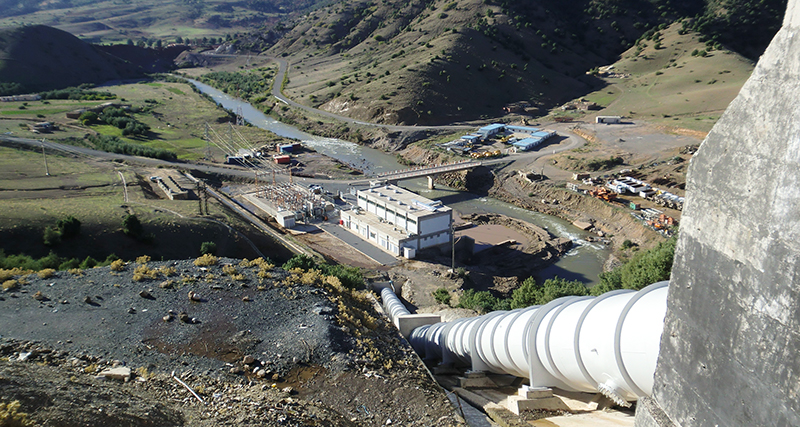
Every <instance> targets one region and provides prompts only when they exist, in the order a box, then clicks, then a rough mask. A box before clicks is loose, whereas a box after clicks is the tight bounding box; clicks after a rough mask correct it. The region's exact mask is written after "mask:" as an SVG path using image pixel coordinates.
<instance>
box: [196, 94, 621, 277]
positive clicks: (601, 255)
mask: <svg viewBox="0 0 800 427" xmlns="http://www.w3.org/2000/svg"><path fill="white" fill-rule="evenodd" d="M189 81H190V82H191V83H192V84H194V85H195V86H196V87H197V88H198V89H199V90H200V91H201V92H203V93H205V94H207V95H209V96H210V97H211V98H212V99H213V100H214V101H216V102H217V103H218V104H220V105H221V106H222V107H223V108H225V109H227V110H230V111H237V110H239V109H241V113H242V117H243V118H244V119H245V120H246V121H247V122H248V123H250V124H252V125H253V126H256V127H258V128H261V129H265V130H269V131H271V132H273V133H275V134H276V135H279V136H282V137H285V138H292V139H296V140H299V141H302V143H303V144H304V145H306V146H308V147H309V148H312V149H314V150H316V151H317V152H319V153H321V154H324V155H326V156H329V157H332V158H334V159H336V160H338V161H340V162H342V163H345V164H348V165H351V166H352V167H354V168H356V169H358V170H362V171H363V172H364V174H365V175H366V176H367V177H370V176H374V175H375V174H377V173H380V172H385V171H393V170H400V169H405V166H403V165H401V164H400V163H399V162H397V159H396V157H395V156H393V155H390V154H386V153H384V152H382V151H379V150H376V149H373V148H369V147H364V146H361V145H358V144H355V143H353V142H348V141H343V140H339V139H335V138H324V137H320V136H316V135H312V134H309V133H306V132H303V131H301V130H299V129H297V128H295V127H293V126H290V125H287V124H285V123H281V122H279V121H277V120H275V119H274V118H272V117H269V116H267V115H265V114H264V113H263V112H261V111H259V110H258V109H257V108H255V107H253V106H252V105H251V104H249V103H248V102H246V101H243V100H241V99H238V98H234V97H231V96H229V95H227V94H225V93H223V92H221V91H219V90H217V89H214V88H213V87H211V86H209V85H206V84H203V83H200V82H198V81H195V80H189ZM401 185H402V186H403V187H405V188H407V189H409V190H411V191H414V192H416V193H419V194H421V195H423V196H425V197H427V198H429V199H433V200H441V201H442V203H444V204H446V205H447V206H450V207H452V208H453V209H454V210H455V211H456V212H457V213H458V214H461V215H467V214H473V213H499V214H503V215H507V216H509V217H512V218H516V219H520V220H523V221H528V222H531V223H533V224H536V225H538V226H540V227H542V228H544V229H546V230H548V231H549V232H550V233H551V234H553V235H554V236H556V237H567V238H569V239H570V240H571V241H572V242H573V249H571V250H570V251H569V252H567V253H566V255H565V256H563V257H561V258H560V259H559V260H558V261H557V262H555V263H554V264H552V265H550V266H549V267H547V268H544V269H542V270H541V271H539V272H538V273H537V274H536V275H537V276H538V278H539V279H542V280H544V279H548V278H552V277H555V276H558V277H561V278H566V279H569V280H580V281H581V282H583V283H585V284H586V285H588V286H592V285H594V284H596V283H598V281H599V278H598V275H599V274H600V273H601V272H602V271H603V263H604V262H605V260H606V259H607V258H608V256H609V255H610V253H611V251H610V249H609V248H607V247H606V246H605V245H602V244H600V243H596V242H589V241H588V240H587V239H586V238H587V237H589V236H591V234H590V233H588V232H586V231H583V230H580V229H578V228H577V227H574V226H573V225H571V224H570V223H568V222H567V221H564V220H562V219H560V218H557V217H554V216H550V215H544V214H541V213H538V212H533V211H530V210H527V209H523V208H519V207H517V206H514V205H511V204H509V203H505V202H502V201H499V200H496V199H492V198H489V197H479V196H476V195H474V194H470V193H466V192H463V191H456V190H453V189H449V188H446V187H443V186H438V185H437V188H436V189H435V190H429V189H428V188H427V180H426V179H424V178H423V179H414V180H408V181H402V182H401Z"/></svg>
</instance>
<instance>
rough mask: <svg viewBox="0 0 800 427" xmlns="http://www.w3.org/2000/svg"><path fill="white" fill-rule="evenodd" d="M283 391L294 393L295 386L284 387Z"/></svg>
mask: <svg viewBox="0 0 800 427" xmlns="http://www.w3.org/2000/svg"><path fill="white" fill-rule="evenodd" d="M281 391H282V392H284V393H288V394H292V393H294V388H292V387H284V388H283V389H282V390H281Z"/></svg>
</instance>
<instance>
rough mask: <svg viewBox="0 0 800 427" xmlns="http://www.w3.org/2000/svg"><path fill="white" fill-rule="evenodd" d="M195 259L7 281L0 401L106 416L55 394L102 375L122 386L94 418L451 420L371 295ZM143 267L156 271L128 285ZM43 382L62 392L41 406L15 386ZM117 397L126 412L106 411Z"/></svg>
mask: <svg viewBox="0 0 800 427" xmlns="http://www.w3.org/2000/svg"><path fill="white" fill-rule="evenodd" d="M192 261H193V260H184V261H174V262H158V263H153V262H149V263H147V264H146V265H144V266H143V265H137V264H133V263H131V264H129V265H127V266H125V268H124V270H122V271H119V272H117V271H112V270H111V269H110V268H109V267H104V268H96V269H91V270H85V271H83V272H82V273H81V274H74V273H70V272H57V273H55V274H54V275H53V276H52V277H48V278H45V279H42V278H40V277H38V276H37V275H35V274H31V275H26V276H14V277H13V278H12V279H10V280H16V281H17V282H18V283H19V284H18V285H17V287H16V289H14V290H10V291H6V292H2V293H0V331H2V332H1V333H2V340H0V402H2V401H12V400H20V401H21V402H23V407H22V409H21V410H22V411H23V412H28V413H30V414H31V417H32V418H34V419H36V421H37V422H39V423H41V424H42V425H69V422H67V424H59V421H57V420H62V421H63V420H69V419H70V418H71V417H78V418H77V419H79V420H80V421H81V422H80V423H78V424H77V425H109V424H108V423H109V422H110V421H109V420H108V419H105V418H97V417H92V416H89V415H97V413H99V412H102V411H99V412H98V411H89V412H88V413H87V414H89V415H86V414H84V415H80V414H82V413H83V412H81V411H78V410H75V409H73V408H74V407H75V401H74V399H71V398H70V399H65V397H66V396H67V395H69V394H70V393H75V395H76V396H82V394H81V393H82V391H81V389H85V388H86V387H84V386H80V384H82V383H87V384H89V387H92V386H94V387H97V386H98V383H100V387H102V388H103V389H104V390H105V388H104V387H106V386H108V387H118V388H119V390H118V393H117V392H114V393H117V394H114V393H111V392H110V391H109V393H110V394H109V396H107V397H104V398H102V399H101V400H102V402H104V403H103V404H110V403H113V404H111V405H110V406H109V408H107V410H106V412H105V415H104V417H105V416H110V415H108V414H109V413H110V412H115V411H116V413H117V418H118V419H117V420H116V422H118V423H119V425H247V424H250V423H255V424H259V425H351V424H352V423H356V424H358V425H385V424H386V423H387V422H391V423H400V424H402V425H419V426H436V425H441V426H446V425H447V426H449V425H460V423H461V421H460V420H459V419H458V417H457V416H455V415H454V412H453V409H452V407H451V406H450V404H449V402H448V401H447V399H446V397H445V396H444V394H443V392H442V391H441V389H440V388H439V387H438V385H436V384H435V383H434V382H433V381H432V380H431V379H430V377H429V376H428V374H427V372H426V371H425V369H424V367H423V366H422V365H421V363H420V362H419V360H418V358H417V357H416V355H414V354H413V352H412V351H411V350H410V347H409V346H408V344H407V343H406V342H405V341H404V340H402V338H400V337H399V335H398V334H397V331H396V330H395V329H394V328H393V327H391V325H389V324H387V322H384V321H383V320H382V317H381V315H380V314H378V313H377V312H375V310H374V307H373V304H374V299H373V298H372V297H368V296H365V295H366V294H363V293H354V292H349V291H346V290H344V291H343V290H341V288H338V289H337V286H336V284H335V281H333V282H332V281H331V280H330V279H326V278H324V277H321V276H319V275H318V274H314V273H306V272H302V271H295V272H292V273H288V272H285V271H283V270H280V269H274V268H260V267H259V266H258V265H255V264H251V263H246V262H245V263H240V261H239V260H231V259H222V260H220V263H218V264H217V265H211V266H207V267H199V266H196V265H194V264H193V262H192ZM267 267H269V266H267ZM137 272H138V273H139V274H136V273H137ZM143 272H144V274H145V275H147V274H149V275H150V276H151V277H153V278H151V279H146V278H145V279H141V280H134V279H135V278H136V279H140V277H139V276H141V275H142V273H143ZM134 276H136V277H134ZM259 276H261V277H259ZM190 293H192V295H193V298H190ZM170 313H172V314H170ZM27 353H30V354H29V355H28V354H27ZM4 358H5V360H4ZM251 358H252V359H251ZM22 359H24V361H23V360H22ZM31 362H33V363H31ZM245 362H246V363H245ZM34 364H35V365H37V368H36V369H26V370H23V371H22V373H20V372H19V370H18V367H19V366H21V365H24V366H30V367H33V366H34ZM39 365H47V366H39ZM109 366H127V367H129V368H131V369H133V371H134V379H133V380H132V381H130V382H128V383H125V384H116V382H112V381H105V382H102V381H101V380H100V379H96V378H95V377H94V375H96V374H97V372H98V371H100V370H102V369H103V368H106V367H109ZM52 367H57V368H52ZM39 368H42V369H48V368H49V369H53V370H52V372H49V373H37V372H38V369H39ZM137 372H138V375H137ZM173 372H175V373H176V375H178V376H181V377H182V378H184V380H185V382H187V384H188V385H189V386H190V387H193V388H198V389H199V390H200V396H201V397H204V400H206V404H207V405H203V404H201V403H200V402H199V400H197V399H195V398H194V397H192V396H191V395H190V394H189V392H188V391H187V390H186V389H184V388H183V387H182V386H181V385H179V384H177V382H176V381H174V380H173V378H172V377H171V376H170V374H171V373H173ZM26 373H27V374H29V375H30V377H29V378H27V379H26V378H25V375H26ZM12 374H13V375H12ZM42 375H44V376H45V377H46V378H42V377H41V376H42ZM61 377H64V378H61ZM73 377H74V378H77V379H76V380H75V381H73V380H70V378H73ZM10 378H14V379H13V381H12V380H11V379H10ZM58 378H61V380H58ZM143 380H144V381H143ZM48 381H50V383H48ZM52 382H55V383H57V384H60V385H57V386H56V388H59V387H66V389H67V390H69V393H66V394H64V395H63V396H60V397H59V396H57V395H54V396H53V398H51V399H47V400H46V402H49V403H45V404H42V399H33V398H29V397H26V394H25V393H24V392H23V391H24V390H28V392H27V393H28V394H27V396H33V395H35V394H36V390H39V392H41V391H42V388H44V389H48V388H52V387H53V385H52ZM12 383H13V384H12ZM22 384H27V386H26V387H27V388H26V387H23V386H21V385H22ZM47 384H50V385H47ZM112 384H113V385H112ZM12 385H13V386H12ZM221 390H225V392H222V391H221ZM83 392H85V390H84V391H83ZM125 396H129V397H130V399H128V400H125ZM82 399H83V398H82ZM94 399H97V397H96V396H94V397H93V394H92V393H88V394H87V395H86V397H85V400H86V402H93V400H94ZM287 399H289V400H287ZM120 400H123V401H124V404H123V405H122V406H123V407H124V408H125V410H121V409H119V410H112V408H115V407H116V408H119V404H120V402H119V401H120ZM25 402H28V403H25ZM136 402H141V404H137V403H136ZM248 402H250V403H248ZM253 402H255V403H253ZM259 402H260V403H259ZM98 403H101V402H98ZM89 404H90V403H83V404H80V405H78V406H80V407H81V408H84V409H85V408H86V407H87V405H89ZM153 405H162V406H153ZM100 407H102V406H100ZM148 408H150V409H148ZM153 408H155V409H153ZM269 408H272V410H269ZM287 408H289V409H290V410H288V411H287ZM292 408H294V409H292ZM156 409H157V410H156ZM255 409H258V410H255ZM279 409H280V410H279ZM125 411H130V412H125ZM84 412H85V411H84ZM53 413H56V414H61V415H52V414H53ZM47 414H49V415H47ZM146 414H150V415H146ZM157 415H158V416H157ZM48 420H50V421H48ZM54 420H55V421H54ZM281 420H282V421H281ZM309 420H316V421H314V423H313V424H309ZM323 420H324V422H322V421H323ZM123 421H124V422H123ZM73 425H75V424H73Z"/></svg>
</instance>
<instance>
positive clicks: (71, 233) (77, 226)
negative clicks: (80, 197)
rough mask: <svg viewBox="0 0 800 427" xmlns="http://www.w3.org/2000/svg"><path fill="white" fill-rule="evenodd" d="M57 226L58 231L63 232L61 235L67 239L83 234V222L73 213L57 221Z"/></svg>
mask: <svg viewBox="0 0 800 427" xmlns="http://www.w3.org/2000/svg"><path fill="white" fill-rule="evenodd" d="M56 226H57V227H58V231H60V232H61V237H63V238H65V239H69V238H71V237H75V236H77V235H79V234H81V222H80V221H78V219H77V218H75V217H74V216H72V215H70V216H68V217H66V218H62V219H59V220H58V222H56Z"/></svg>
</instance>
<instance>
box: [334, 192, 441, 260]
mask: <svg viewBox="0 0 800 427" xmlns="http://www.w3.org/2000/svg"><path fill="white" fill-rule="evenodd" d="M356 195H357V198H358V207H357V208H356V209H351V210H349V211H342V212H341V217H340V220H341V221H340V224H341V225H342V226H343V227H344V228H346V229H348V230H350V231H351V232H353V233H355V234H356V235H358V236H359V237H361V238H362V239H364V240H366V241H368V242H370V243H371V244H373V245H375V246H377V247H379V248H381V249H383V250H384V251H386V252H388V253H390V254H392V255H395V256H405V257H407V258H413V257H414V254H415V253H416V251H417V250H420V249H425V248H430V247H433V246H438V245H442V244H446V243H450V238H451V229H450V225H451V223H452V220H453V210H452V209H450V208H449V207H447V206H444V205H442V202H439V201H433V200H430V199H427V198H424V197H422V196H420V195H418V194H416V193H412V192H410V191H408V190H405V189H403V188H400V187H398V186H396V185H385V186H381V187H373V188H370V189H366V190H359V191H358V192H357V193H356Z"/></svg>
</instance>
